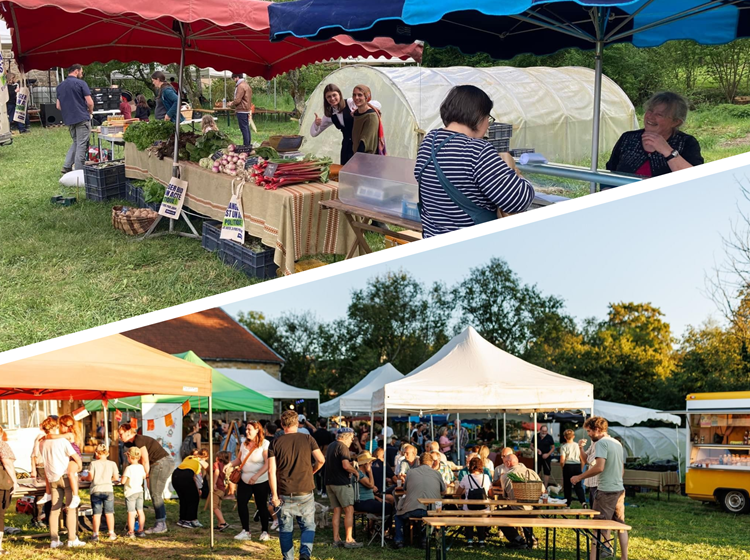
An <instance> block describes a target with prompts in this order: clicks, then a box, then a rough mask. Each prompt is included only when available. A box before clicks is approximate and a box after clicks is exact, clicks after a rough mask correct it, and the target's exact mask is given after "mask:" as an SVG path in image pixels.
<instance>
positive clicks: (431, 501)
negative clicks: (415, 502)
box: [419, 498, 568, 508]
mask: <svg viewBox="0 0 750 560" xmlns="http://www.w3.org/2000/svg"><path fill="white" fill-rule="evenodd" d="M435 502H442V503H443V505H444V506H446V505H453V506H463V505H467V506H481V505H485V506H496V507H504V506H529V507H532V508H567V507H568V504H565V503H563V504H556V503H547V504H543V503H541V502H538V503H529V502H519V501H518V500H467V499H463V498H445V499H440V500H436V499H435V498H419V503H420V504H423V505H426V506H434V505H435Z"/></svg>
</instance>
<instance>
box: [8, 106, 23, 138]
mask: <svg viewBox="0 0 750 560" xmlns="http://www.w3.org/2000/svg"><path fill="white" fill-rule="evenodd" d="M6 107H7V108H8V120H9V121H10V128H11V129H12V128H13V125H14V124H15V125H16V127H17V128H18V132H28V130H27V128H26V127H27V126H28V125H29V113H28V111H27V112H26V123H25V124H24V123H17V122H13V116H14V115H15V114H16V105H15V103H8V104H7V105H6Z"/></svg>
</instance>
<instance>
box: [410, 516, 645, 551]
mask: <svg viewBox="0 0 750 560" xmlns="http://www.w3.org/2000/svg"><path fill="white" fill-rule="evenodd" d="M514 513H515V512H514ZM422 523H424V524H425V525H426V526H427V527H432V528H435V529H439V533H440V536H439V539H438V537H437V533H438V532H437V531H436V532H435V537H436V541H439V543H440V544H439V545H438V544H437V542H436V549H437V551H438V554H439V560H447V552H448V547H447V546H446V538H445V530H446V528H448V527H486V528H492V527H496V528H504V527H508V528H523V529H525V528H529V529H545V532H546V537H547V538H546V543H545V555H544V557H545V559H547V560H548V559H549V549H550V546H549V531H550V530H552V532H553V537H552V559H553V560H555V559H556V558H557V530H558V529H570V530H573V531H575V533H576V558H577V559H578V560H580V559H581V535H584V537H588V538H591V539H592V540H593V541H594V542H595V543H599V544H600V545H601V546H606V547H609V546H610V544H609V543H610V542H612V543H613V557H616V556H617V538H616V535H615V537H614V538H609V539H608V538H606V537H603V536H602V535H601V533H602V531H615V532H619V531H630V529H631V527H630V526H629V525H625V524H624V523H618V522H617V521H609V520H606V519H568V518H563V519H561V518H538V517H489V516H485V517H458V516H456V517H440V516H435V517H423V518H422ZM588 538H587V539H586V542H587V543H588ZM601 546H597V548H596V558H597V560H598V559H599V558H600V556H601ZM430 550H431V538H430V536H429V535H428V541H427V555H426V558H427V560H430Z"/></svg>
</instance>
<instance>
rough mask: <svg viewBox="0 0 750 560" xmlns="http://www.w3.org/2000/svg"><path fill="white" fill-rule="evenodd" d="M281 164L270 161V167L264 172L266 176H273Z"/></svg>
mask: <svg viewBox="0 0 750 560" xmlns="http://www.w3.org/2000/svg"><path fill="white" fill-rule="evenodd" d="M278 167H279V164H278V163H269V164H268V167H266V170H265V171H264V172H263V176H264V177H273V174H274V173H276V169H278Z"/></svg>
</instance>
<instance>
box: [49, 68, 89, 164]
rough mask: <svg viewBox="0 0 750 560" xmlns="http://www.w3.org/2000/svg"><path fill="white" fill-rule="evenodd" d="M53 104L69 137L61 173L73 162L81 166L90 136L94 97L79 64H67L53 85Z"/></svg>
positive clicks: (84, 159)
mask: <svg viewBox="0 0 750 560" xmlns="http://www.w3.org/2000/svg"><path fill="white" fill-rule="evenodd" d="M57 108H58V110H59V111H60V112H61V113H62V120H63V122H64V123H65V124H67V125H68V130H69V131H70V137H71V138H72V139H73V143H72V144H71V146H70V149H69V150H68V155H67V156H65V163H64V164H63V168H62V173H63V174H65V173H68V172H69V171H72V170H73V164H75V168H76V169H83V164H84V162H85V161H86V153H87V152H88V149H89V136H91V113H93V112H94V100H93V99H92V98H91V91H90V90H89V86H88V85H87V84H86V82H84V81H83V67H82V66H81V65H80V64H74V65H73V66H71V67H70V68H68V77H67V78H65V81H64V82H62V83H61V84H60V85H59V86H57Z"/></svg>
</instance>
